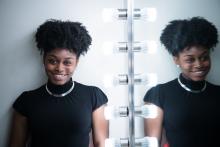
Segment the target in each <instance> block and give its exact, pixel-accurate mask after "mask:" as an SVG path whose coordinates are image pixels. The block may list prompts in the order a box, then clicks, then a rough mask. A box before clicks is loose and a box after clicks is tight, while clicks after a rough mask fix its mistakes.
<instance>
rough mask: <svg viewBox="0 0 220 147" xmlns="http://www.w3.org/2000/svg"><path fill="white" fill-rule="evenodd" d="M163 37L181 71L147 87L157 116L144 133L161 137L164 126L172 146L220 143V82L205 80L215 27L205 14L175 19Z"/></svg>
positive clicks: (147, 123)
mask: <svg viewBox="0 0 220 147" xmlns="http://www.w3.org/2000/svg"><path fill="white" fill-rule="evenodd" d="M160 40H161V43H162V44H163V45H164V46H165V48H166V49H167V51H168V52H169V53H170V54H171V55H172V56H173V60H174V63H175V64H176V65H177V66H178V67H179V68H180V69H181V74H180V75H179V77H178V78H176V79H174V80H172V81H169V82H167V83H164V84H158V85H157V86H155V87H152V88H151V89H150V90H149V91H147V93H146V95H145V97H144V101H145V102H146V103H152V104H154V105H156V106H157V109H158V116H157V117H156V118H155V119H146V120H145V134H146V135H147V136H154V137H157V138H158V140H161V136H162V130H163V129H164V130H165V132H166V138H167V141H168V143H169V146H170V147H213V146H220V141H219V140H218V138H219V137H218V136H219V131H220V129H219V128H220V121H219V120H220V109H219V108H218V107H219V105H220V92H219V91H220V86H217V85H214V84H211V83H209V82H207V81H206V76H207V74H208V72H209V71H210V68H211V59H210V51H211V50H212V49H213V48H214V47H215V46H216V44H217V43H218V33H217V29H216V27H215V26H214V25H213V24H212V23H211V22H209V21H207V20H206V19H204V18H202V17H193V18H191V19H185V20H173V21H171V22H170V23H169V24H168V25H167V26H166V27H165V29H164V30H163V32H162V34H161V37H160Z"/></svg>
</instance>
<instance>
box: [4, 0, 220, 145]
mask: <svg viewBox="0 0 220 147" xmlns="http://www.w3.org/2000/svg"><path fill="white" fill-rule="evenodd" d="M108 7H113V8H125V7H126V0H121V1H120V0H111V1H110V0H47V1H45V0H31V1H30V0H19V1H14V0H1V1H0V47H1V48H0V67H1V70H0V81H1V84H0V147H4V146H5V143H6V138H7V134H8V126H9V122H10V116H11V105H12V103H13V101H14V100H15V99H16V97H17V96H18V95H19V94H20V93H21V92H22V91H24V90H30V89H33V88H37V87H38V86H40V85H41V84H43V83H44V82H45V79H46V77H45V74H44V71H43V68H42V61H41V56H40V55H39V52H38V51H37V49H36V47H35V42H34V39H33V35H34V31H35V30H36V28H37V27H38V26H39V25H40V24H41V23H43V22H44V21H45V20H46V19H49V18H56V19H63V20H66V19H69V20H72V21H80V22H82V23H83V24H84V25H85V26H86V27H87V29H88V30H89V32H90V34H91V36H92V37H93V44H92V46H91V49H90V50H89V52H88V54H87V55H85V56H84V57H82V58H81V60H80V63H79V66H78V68H77V70H76V72H75V75H74V77H73V78H74V79H75V80H77V81H79V82H82V83H84V84H91V85H96V86H99V87H100V88H101V89H102V90H103V91H104V92H105V93H106V94H107V95H108V97H109V104H110V105H116V106H122V105H123V106H125V105H127V104H128V100H127V87H126V86H117V87H111V88H105V87H104V86H103V77H104V75H105V74H118V73H126V72H127V56H126V54H114V55H109V56H104V55H103V51H102V43H103V42H104V41H125V40H126V22H125V21H118V22H114V23H104V22H103V20H102V14H101V13H102V10H103V8H108ZM135 7H136V8H143V7H156V8H157V9H158V19H157V21H156V22H154V23H149V22H146V21H137V22H135V27H134V30H135V34H134V35H135V36H134V37H135V40H136V41H139V40H146V39H151V40H156V41H157V42H158V43H159V36H160V32H161V30H162V28H164V25H165V24H167V22H168V21H170V20H172V19H177V18H178V19H179V18H180V19H181V18H188V17H192V16H203V17H205V18H207V19H209V20H210V21H212V22H213V23H215V24H216V26H217V27H218V29H219V30H220V20H219V19H218V14H219V12H220V9H219V8H220V1H219V0H211V1H210V0H193V1H192V0H184V1H183V0H166V1H164V0H148V1H147V0H138V1H135ZM212 56H213V68H212V70H211V73H210V74H209V76H208V79H209V80H210V81H211V82H213V83H216V84H220V78H219V77H218V75H219V74H220V69H219V67H218V65H217V64H218V63H219V61H218V57H220V46H219V45H218V46H217V48H216V49H215V52H214V54H212ZM135 72H137V73H148V72H155V73H157V74H158V76H159V77H158V78H159V79H158V80H159V81H158V82H166V81H168V80H171V79H173V78H174V77H176V76H177V75H178V70H177V69H176V67H175V66H174V64H173V63H172V59H171V57H170V56H169V55H168V53H167V52H166V51H165V50H164V48H163V47H162V46H161V45H160V44H158V52H157V54H154V55H149V54H139V53H138V54H135ZM148 88H149V87H147V86H146V85H139V86H136V87H135V104H136V105H140V104H142V99H143V96H144V94H145V92H146V91H147V90H148ZM135 130H136V136H137V137H141V136H143V124H142V119H139V118H137V119H136V128H135ZM110 136H111V137H118V138H119V137H122V138H123V137H127V136H128V121H127V118H119V119H117V120H112V121H111V122H110Z"/></svg>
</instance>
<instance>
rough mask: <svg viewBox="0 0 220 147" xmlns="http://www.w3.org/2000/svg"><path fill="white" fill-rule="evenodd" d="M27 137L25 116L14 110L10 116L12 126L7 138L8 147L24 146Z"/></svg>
mask: <svg viewBox="0 0 220 147" xmlns="http://www.w3.org/2000/svg"><path fill="white" fill-rule="evenodd" d="M27 138H28V123H27V118H26V117H25V116H23V115H21V114H20V113H18V112H16V111H14V112H13V118H12V127H11V134H10V140H9V147H26V143H27Z"/></svg>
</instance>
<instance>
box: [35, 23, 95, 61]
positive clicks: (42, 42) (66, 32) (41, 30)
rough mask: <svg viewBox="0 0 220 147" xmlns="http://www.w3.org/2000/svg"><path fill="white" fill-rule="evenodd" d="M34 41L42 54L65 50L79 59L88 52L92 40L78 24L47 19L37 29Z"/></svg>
mask: <svg viewBox="0 0 220 147" xmlns="http://www.w3.org/2000/svg"><path fill="white" fill-rule="evenodd" d="M35 41H36V43H37V47H38V49H39V50H40V52H41V53H43V54H46V53H48V52H50V51H51V50H53V49H56V48H65V49H68V50H69V51H71V52H74V53H75V54H76V55H77V57H79V56H80V55H81V54H82V55H84V54H85V53H86V52H87V51H88V48H89V46H90V45H91V42H92V38H91V36H90V35H89V33H88V31H87V30H86V28H85V27H84V26H82V24H81V23H79V22H71V21H61V20H56V19H49V20H47V21H46V22H44V23H43V24H42V25H40V26H39V27H38V28H37V32H36V34H35Z"/></svg>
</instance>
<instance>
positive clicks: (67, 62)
mask: <svg viewBox="0 0 220 147" xmlns="http://www.w3.org/2000/svg"><path fill="white" fill-rule="evenodd" d="M63 64H64V65H71V64H72V62H70V61H64V62H63Z"/></svg>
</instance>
